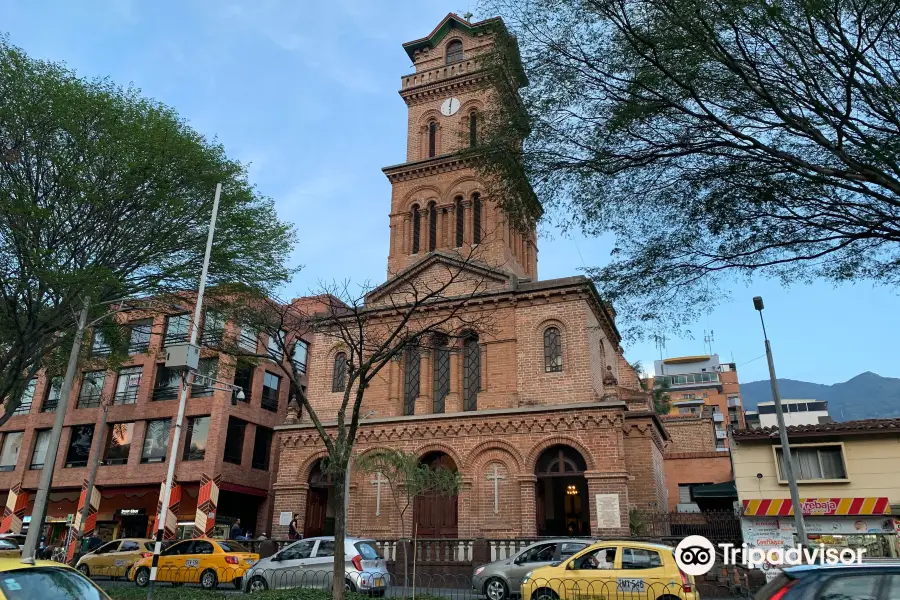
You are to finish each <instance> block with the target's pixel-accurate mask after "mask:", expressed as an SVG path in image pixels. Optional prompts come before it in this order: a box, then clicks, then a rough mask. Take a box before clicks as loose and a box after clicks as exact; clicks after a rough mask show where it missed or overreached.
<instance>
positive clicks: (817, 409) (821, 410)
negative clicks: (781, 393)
mask: <svg viewBox="0 0 900 600" xmlns="http://www.w3.org/2000/svg"><path fill="white" fill-rule="evenodd" d="M781 406H782V411H783V412H784V424H785V425H786V426H790V425H818V424H819V423H830V422H832V421H833V420H834V419H832V418H831V415H830V414H829V412H828V402H826V401H825V400H814V399H811V398H800V399H790V398H785V399H784V400H782V401H781ZM746 417H747V427H748V428H749V429H754V428H757V427H777V426H778V418H777V417H776V415H775V402H774V401H769V402H760V403H759V404H758V405H757V406H756V410H755V411H749V410H748V411H747V414H746Z"/></svg>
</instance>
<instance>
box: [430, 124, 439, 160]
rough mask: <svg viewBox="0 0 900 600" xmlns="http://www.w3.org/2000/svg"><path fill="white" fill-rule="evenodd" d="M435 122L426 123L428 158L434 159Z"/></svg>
mask: <svg viewBox="0 0 900 600" xmlns="http://www.w3.org/2000/svg"><path fill="white" fill-rule="evenodd" d="M437 129H438V124H437V121H431V122H429V123H428V158H434V157H435V156H436V155H437Z"/></svg>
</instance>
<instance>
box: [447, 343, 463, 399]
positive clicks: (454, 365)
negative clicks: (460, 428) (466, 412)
mask: <svg viewBox="0 0 900 600" xmlns="http://www.w3.org/2000/svg"><path fill="white" fill-rule="evenodd" d="M461 368H462V354H461V352H460V350H459V348H450V391H449V392H448V393H447V398H446V399H445V400H444V412H445V413H457V412H462V394H461V393H460V392H461V390H460V388H461V384H462V373H461Z"/></svg>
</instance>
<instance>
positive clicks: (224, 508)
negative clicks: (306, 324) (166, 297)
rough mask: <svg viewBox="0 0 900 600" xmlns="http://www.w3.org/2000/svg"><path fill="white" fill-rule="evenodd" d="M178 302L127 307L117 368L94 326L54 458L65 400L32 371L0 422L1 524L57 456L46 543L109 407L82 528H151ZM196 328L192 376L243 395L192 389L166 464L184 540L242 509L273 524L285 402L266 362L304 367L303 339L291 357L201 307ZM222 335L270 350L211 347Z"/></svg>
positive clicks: (104, 534) (261, 527)
mask: <svg viewBox="0 0 900 600" xmlns="http://www.w3.org/2000/svg"><path fill="white" fill-rule="evenodd" d="M182 308H183V311H181V312H177V313H174V314H148V313H132V314H129V315H128V316H127V317H126V319H125V321H126V322H125V324H126V325H127V326H128V328H129V330H130V341H129V357H128V360H127V361H126V362H125V363H124V364H122V365H121V367H120V368H118V369H116V370H105V369H104V368H103V365H105V364H106V362H104V361H103V360H102V359H103V357H104V356H106V355H107V354H109V352H110V348H109V345H108V344H106V343H105V342H104V340H103V336H102V333H101V332H100V331H95V332H93V333H92V334H91V338H90V340H89V342H88V343H89V344H90V350H89V358H87V359H86V360H84V361H82V365H81V370H80V371H79V372H78V374H77V376H76V378H75V381H74V382H73V387H72V390H71V394H70V397H69V399H68V406H67V410H66V418H65V426H64V428H63V431H62V438H61V440H60V447H59V452H58V454H57V456H55V457H49V456H47V446H48V442H49V438H50V429H51V427H52V426H53V421H54V418H55V412H56V410H58V408H59V407H60V403H61V402H62V401H63V399H62V398H61V397H60V387H61V385H62V377H50V378H48V377H47V376H46V374H41V375H40V376H39V377H37V378H36V379H34V380H32V381H31V383H30V385H29V387H28V389H27V390H26V392H25V394H24V396H23V398H22V403H21V405H20V407H19V408H18V409H17V410H16V411H15V414H14V415H13V416H12V417H11V418H10V419H9V421H8V422H7V423H6V424H5V425H4V426H3V427H2V428H0V495H5V496H6V497H7V509H6V512H5V514H4V518H3V521H2V523H0V530H2V531H16V530H17V529H21V528H22V526H23V525H24V526H25V527H27V526H28V523H29V522H30V514H31V511H32V506H33V503H34V495H35V491H36V490H37V487H38V480H39V477H40V469H41V468H42V467H43V465H44V463H45V462H46V461H47V460H56V465H55V471H54V477H53V484H52V486H53V487H52V491H51V493H50V504H49V510H48V512H47V519H46V521H47V522H48V523H49V529H48V542H53V541H56V540H58V538H59V536H60V535H64V534H65V531H66V529H67V524H68V523H70V522H72V520H73V519H74V517H75V514H76V512H77V509H78V504H79V497H80V495H81V492H82V487H83V486H84V485H86V479H87V478H88V476H89V466H90V464H91V461H93V460H94V459H95V458H96V456H95V452H97V451H98V449H97V444H96V441H95V435H98V430H99V422H100V420H101V411H102V410H104V408H103V407H102V406H108V409H107V410H108V418H107V422H108V426H107V427H106V433H105V434H104V439H103V440H102V443H101V444H100V446H99V453H100V456H99V459H100V466H99V469H98V471H97V480H96V488H95V489H96V490H97V491H98V492H99V498H98V497H97V495H96V494H95V495H94V498H96V499H97V500H99V503H98V504H97V505H96V506H95V508H96V514H94V515H93V516H91V517H90V518H89V520H88V526H87V529H91V528H93V527H95V531H96V532H97V533H98V534H99V535H100V537H101V538H102V539H104V540H109V539H116V538H119V537H124V536H146V535H149V534H150V533H151V531H152V528H153V526H154V523H155V515H156V513H157V510H158V506H157V504H158V502H159V498H160V490H161V482H163V480H164V479H165V475H166V466H167V465H166V463H167V459H168V454H167V453H168V452H169V449H170V447H171V444H172V436H173V431H174V420H175V417H176V413H177V408H178V396H179V391H180V385H181V379H180V374H179V373H178V372H175V371H172V370H170V369H167V368H166V366H165V356H166V348H167V347H168V346H171V345H173V344H178V343H182V344H183V343H185V342H186V341H187V340H188V337H189V333H190V325H191V319H192V314H193V310H192V309H193V307H192V306H189V305H184V306H183V307H182ZM201 327H202V330H201V331H202V335H201V339H200V341H201V345H202V351H201V358H200V367H199V369H198V371H199V373H200V374H202V375H206V376H208V377H210V378H214V379H215V380H217V381H220V382H224V383H233V384H234V385H236V386H239V387H241V388H242V389H243V390H244V398H243V399H242V400H241V401H238V400H237V399H236V398H233V397H232V393H231V391H229V390H227V389H225V386H223V385H218V384H215V383H213V382H212V381H211V380H210V379H205V380H198V381H196V382H195V384H194V385H192V386H191V389H190V391H189V397H188V400H187V405H186V410H185V420H184V424H183V428H182V439H181V443H180V445H179V450H178V453H179V456H178V461H177V464H176V470H175V475H176V479H177V482H178V487H177V488H176V491H175V492H173V498H172V502H171V504H170V506H171V509H172V513H173V514H174V515H175V516H176V518H177V524H176V523H173V524H172V525H174V527H170V528H169V529H170V531H169V534H170V535H173V534H174V535H178V536H179V537H189V536H191V535H192V531H193V528H194V526H195V524H197V522H198V520H199V521H200V522H201V523H202V522H206V523H205V525H207V526H208V525H210V523H208V521H209V520H210V519H212V520H213V521H214V522H215V524H216V525H215V527H213V528H210V527H205V528H203V529H205V530H206V531H210V532H213V533H221V532H223V531H225V528H226V527H227V526H228V525H229V524H231V523H233V522H234V520H235V519H237V518H240V520H241V524H242V526H243V527H244V528H245V529H249V530H251V531H252V532H253V533H255V534H256V535H258V534H259V533H261V532H263V531H265V528H266V527H267V526H268V524H269V523H271V511H272V502H271V493H270V490H271V487H272V483H273V480H274V476H275V471H276V469H275V467H276V463H277V448H276V446H275V444H273V429H274V427H275V426H276V425H280V424H281V423H282V422H283V421H284V417H285V414H286V412H287V403H288V387H289V386H288V382H287V381H286V380H285V378H284V376H283V373H282V372H281V370H280V368H279V367H278V366H277V365H276V364H274V361H281V360H293V361H296V363H297V364H298V366H299V367H300V370H301V371H302V372H304V373H305V369H306V355H307V352H308V343H307V342H306V341H303V340H301V341H300V342H301V343H298V344H297V345H296V351H295V355H294V356H292V357H284V356H281V353H280V352H279V351H278V350H277V348H275V347H274V346H273V344H272V342H271V340H269V339H268V337H267V336H266V335H264V334H263V335H261V334H259V333H257V332H256V331H254V330H252V329H250V328H248V327H241V326H239V325H237V324H234V323H227V322H225V320H224V319H223V318H222V316H221V315H218V314H217V313H215V312H214V311H212V310H207V311H206V312H205V314H204V318H203V320H202V323H201ZM222 336H234V338H230V339H235V340H236V341H237V343H238V345H239V346H241V347H242V348H244V349H246V350H248V351H250V352H266V351H268V352H269V353H270V355H271V356H272V361H263V362H262V363H258V364H256V365H254V364H251V363H249V362H247V361H238V360H236V359H235V358H234V357H233V356H229V355H225V354H220V353H218V352H216V351H214V350H212V349H210V346H212V347H215V346H217V342H218V340H220V339H221V338H222ZM216 388H222V389H216ZM201 486H205V488H204V493H203V494H202V493H201ZM212 488H217V490H218V499H217V500H218V501H217V502H212V503H210V502H208V501H206V500H208V496H209V491H210V489H212ZM204 494H205V495H204ZM198 497H199V498H201V499H200V500H199V504H200V505H201V506H200V510H199V511H198ZM213 500H215V498H213ZM95 503H96V501H95Z"/></svg>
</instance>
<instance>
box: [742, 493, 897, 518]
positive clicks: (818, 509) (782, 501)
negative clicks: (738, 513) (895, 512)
mask: <svg viewBox="0 0 900 600" xmlns="http://www.w3.org/2000/svg"><path fill="white" fill-rule="evenodd" d="M743 506H744V515H745V516H748V517H789V516H792V515H793V514H794V508H793V505H792V504H791V500H790V498H775V499H771V498H764V499H762V500H744V501H743ZM800 508H801V510H802V511H803V515H804V516H807V517H816V516H823V517H824V516H852V515H889V514H891V506H890V503H889V502H888V499H887V498H875V497H869V498H801V499H800Z"/></svg>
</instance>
